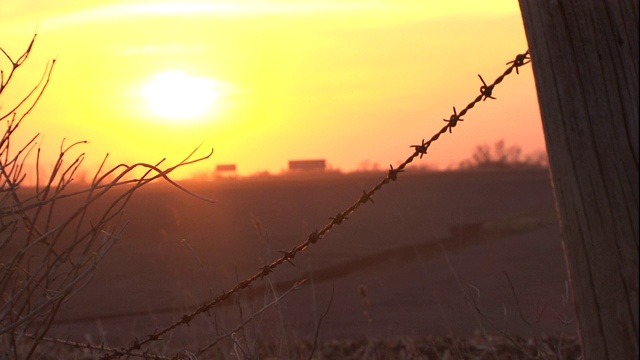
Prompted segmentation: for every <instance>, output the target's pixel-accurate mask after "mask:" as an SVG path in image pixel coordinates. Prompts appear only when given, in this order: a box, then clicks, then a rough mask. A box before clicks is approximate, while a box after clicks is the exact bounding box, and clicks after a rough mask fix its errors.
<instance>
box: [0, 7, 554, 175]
mask: <svg viewBox="0 0 640 360" xmlns="http://www.w3.org/2000/svg"><path fill="white" fill-rule="evenodd" d="M35 32H37V38H36V42H35V45H34V48H33V51H32V53H31V56H30V57H29V59H28V61H27V62H26V63H25V65H24V66H22V67H21V68H19V71H18V72H17V74H16V75H15V78H14V79H13V80H12V86H11V87H10V88H8V89H7V90H6V93H4V94H2V97H0V113H2V114H4V112H5V109H7V108H11V107H12V105H13V104H15V103H16V102H17V101H19V100H20V99H21V98H22V97H23V96H24V94H25V93H26V92H27V91H28V89H29V88H30V87H31V86H33V85H35V84H36V83H37V81H38V80H39V78H40V76H41V75H42V72H43V71H44V69H45V67H46V65H47V63H48V62H50V61H51V60H52V59H55V60H56V65H55V68H54V70H53V74H52V77H51V82H50V84H49V87H48V88H47V90H46V92H45V94H44V96H43V98H42V99H41V100H40V102H39V103H38V105H37V107H36V108H35V109H34V110H33V111H32V113H30V115H29V116H28V117H27V119H26V120H25V122H24V123H23V124H21V126H20V129H19V130H20V131H19V132H18V133H17V134H15V137H16V139H15V140H14V139H12V140H14V143H16V144H18V143H19V141H26V139H28V138H31V137H32V136H33V135H34V134H36V133H39V134H41V137H40V138H39V145H40V146H41V147H42V149H43V152H42V154H43V155H42V156H43V160H42V161H41V163H42V164H44V165H42V166H45V167H46V166H47V165H46V164H48V161H49V164H50V161H51V160H48V158H51V157H53V156H55V155H57V154H58V152H59V149H60V143H61V141H62V140H63V139H65V140H64V141H65V143H66V144H69V143H72V142H75V141H81V140H86V141H88V144H85V145H82V146H81V147H79V148H77V150H78V153H80V152H82V153H85V154H86V155H85V157H86V158H85V163H84V167H85V168H86V169H89V170H88V171H89V172H91V171H92V170H91V169H93V167H95V166H96V165H97V164H98V163H100V162H101V161H102V159H103V158H104V156H105V155H106V154H107V153H108V154H109V161H108V164H112V165H115V164H117V163H121V162H122V163H130V164H131V163H137V162H148V163H156V162H157V161H159V160H161V159H163V158H166V159H167V164H171V163H175V162H176V161H179V160H180V159H182V158H184V157H185V156H186V155H187V154H189V153H190V152H191V151H193V150H194V149H196V148H197V147H198V146H200V149H199V150H198V151H197V152H196V154H200V155H205V154H206V153H208V151H209V149H211V148H213V149H214V154H213V156H212V157H211V158H210V159H209V160H207V161H205V162H202V163H198V164H196V165H193V166H190V167H189V168H188V171H184V172H182V173H179V174H177V176H178V177H184V176H190V175H193V176H203V174H204V175H206V174H210V173H211V172H212V171H213V169H214V168H215V166H216V165H218V164H236V165H237V169H238V173H239V174H240V175H251V174H256V173H260V172H264V171H268V172H270V173H273V174H276V173H279V172H281V171H283V170H285V169H286V168H287V164H288V161H289V160H298V159H326V161H327V163H328V165H329V167H331V168H334V169H340V170H342V171H354V170H362V169H364V168H371V167H373V166H375V165H376V164H377V166H378V167H379V168H380V169H385V168H388V166H389V164H394V165H397V164H398V163H400V162H401V161H403V160H404V159H406V158H407V157H408V156H409V155H410V154H411V153H412V152H413V150H412V149H411V148H410V145H414V144H419V143H420V141H421V140H422V139H424V138H427V139H428V138H430V137H431V136H432V135H433V134H434V133H435V132H437V131H438V130H439V129H440V128H441V127H442V126H443V124H444V122H443V119H444V118H447V119H448V118H449V116H450V115H451V114H452V108H453V107H454V106H455V107H456V108H457V109H461V108H463V107H464V106H465V105H466V104H468V103H469V102H470V101H471V100H472V99H474V98H475V97H476V95H477V94H478V93H479V88H480V86H481V85H482V84H481V82H480V79H479V78H478V74H480V75H482V76H483V78H484V79H485V80H486V81H487V82H488V81H493V80H494V79H495V78H496V77H497V76H499V75H500V74H501V73H502V72H503V71H504V70H505V69H506V67H507V66H506V65H505V64H506V63H507V62H508V61H511V60H513V58H514V57H515V56H516V55H517V54H519V53H522V52H524V51H525V50H526V49H527V41H526V37H525V34H524V28H523V25H522V19H521V15H520V10H519V8H518V3H517V1H514V0H489V1H482V2H478V1H475V0H460V1H448V2H446V3H445V2H441V1H412V0H394V1H384V0H351V1H331V0H325V1H311V0H281V1H277V0H271V1H270V0H248V1H240V0H238V1H213V0H211V1H191V2H189V1H182V2H171V1H142V0H138V1H134V0H128V1H126V0H121V1H101V0H91V1H70V0H65V1H55V2H53V1H45V0H31V1H19V0H4V1H2V2H0V47H2V48H3V49H4V50H5V51H6V52H7V53H9V54H10V55H12V56H13V57H18V56H19V54H20V53H21V52H22V51H24V49H25V48H26V47H27V46H28V44H29V42H30V40H31V37H32V36H33V34H34V33H35ZM0 66H2V69H3V70H4V71H5V74H6V73H7V71H9V70H10V64H8V63H7V62H6V60H4V59H3V60H2V62H0ZM494 96H495V97H496V98H497V100H488V101H485V102H482V103H481V104H479V105H478V106H476V107H475V108H474V109H472V110H471V111H470V112H469V113H468V114H467V115H466V116H465V117H464V122H461V123H458V126H457V127H456V128H455V129H454V131H453V133H452V134H447V135H446V136H443V137H441V138H440V140H439V141H437V142H436V143H434V144H433V146H431V148H430V150H429V154H428V155H427V156H425V157H424V158H423V159H422V160H421V161H420V162H419V163H418V164H417V166H426V167H433V168H440V169H443V168H448V167H450V166H452V165H455V164H457V163H459V162H460V161H462V160H464V159H466V158H468V157H470V156H471V154H472V153H473V151H474V149H475V148H476V146H478V145H481V144H493V143H495V142H497V141H499V140H504V141H505V142H506V144H507V145H514V144H517V145H519V146H520V147H521V148H522V149H523V151H524V152H525V153H527V152H534V151H544V147H545V145H544V136H543V133H542V126H541V121H540V114H539V110H538V104H537V98H536V94H535V84H534V80H533V73H532V70H531V67H530V66H526V67H524V68H522V69H521V71H520V75H517V76H516V75H515V73H514V74H513V75H511V76H509V77H507V79H506V80H505V81H504V82H503V83H502V84H501V85H500V86H498V87H496V89H495V90H494ZM15 146H16V148H17V145H15ZM49 166H50V165H49Z"/></svg>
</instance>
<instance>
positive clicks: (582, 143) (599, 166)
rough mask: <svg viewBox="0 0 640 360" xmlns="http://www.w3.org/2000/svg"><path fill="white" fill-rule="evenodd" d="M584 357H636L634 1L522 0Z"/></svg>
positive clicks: (636, 196)
mask: <svg viewBox="0 0 640 360" xmlns="http://www.w3.org/2000/svg"><path fill="white" fill-rule="evenodd" d="M519 2H520V9H521V11H522V17H523V20H524V27H525V31H526V34H527V40H528V42H529V50H530V53H531V58H532V66H533V72H534V76H535V81H536V89H537V92H538V100H539V105H540V111H541V114H542V122H543V128H544V133H545V138H546V143H547V151H548V153H549V163H550V166H551V174H552V181H553V187H554V192H555V197H556V206H557V210H558V216H559V218H560V224H561V232H562V239H563V244H564V250H565V256H566V261H567V268H568V271H569V277H570V281H571V285H572V289H573V292H574V296H575V305H576V315H577V319H578V325H579V326H578V327H579V332H580V338H581V341H582V346H583V351H584V355H585V356H584V358H585V359H596V360H604V359H611V360H614V359H638V307H639V305H638V217H639V215H638V116H639V113H638V102H639V100H638V99H639V95H640V94H639V92H638V76H639V70H638V69H639V66H638V62H639V56H640V55H639V52H638V48H639V42H638V32H639V31H638V22H639V20H638V0H519Z"/></svg>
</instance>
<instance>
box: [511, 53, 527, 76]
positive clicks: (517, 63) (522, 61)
mask: <svg viewBox="0 0 640 360" xmlns="http://www.w3.org/2000/svg"><path fill="white" fill-rule="evenodd" d="M530 62H531V57H530V56H529V50H527V51H525V52H524V53H523V54H518V55H517V56H516V58H515V59H514V60H511V61H509V62H508V63H507V64H506V65H511V67H512V68H515V69H516V74H518V75H520V70H518V68H519V67H521V66H523V65H526V64H528V63H530Z"/></svg>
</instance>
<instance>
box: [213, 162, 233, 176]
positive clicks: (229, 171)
mask: <svg viewBox="0 0 640 360" xmlns="http://www.w3.org/2000/svg"><path fill="white" fill-rule="evenodd" d="M215 175H216V176H235V175H236V164H218V165H216V173H215Z"/></svg>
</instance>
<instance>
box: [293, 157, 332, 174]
mask: <svg viewBox="0 0 640 360" xmlns="http://www.w3.org/2000/svg"><path fill="white" fill-rule="evenodd" d="M326 167H327V162H326V160H325V159H318V160H289V171H325V169H326Z"/></svg>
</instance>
